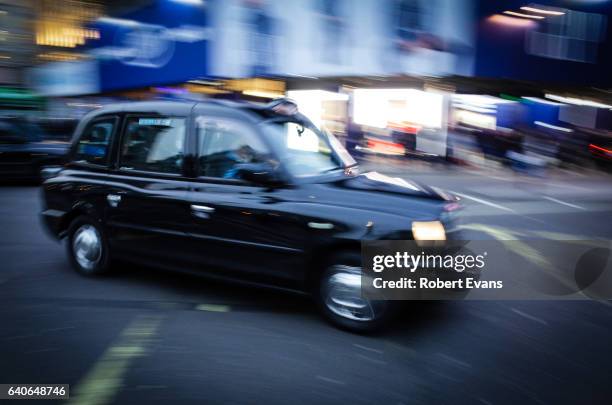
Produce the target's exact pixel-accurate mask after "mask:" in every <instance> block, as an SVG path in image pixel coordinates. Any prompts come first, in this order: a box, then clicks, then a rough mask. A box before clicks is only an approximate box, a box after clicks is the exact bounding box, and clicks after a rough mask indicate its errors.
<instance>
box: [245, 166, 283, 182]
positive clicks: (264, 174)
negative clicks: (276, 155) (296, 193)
mask: <svg viewBox="0 0 612 405" xmlns="http://www.w3.org/2000/svg"><path fill="white" fill-rule="evenodd" d="M236 169H237V172H238V176H239V177H240V178H241V179H243V180H246V181H249V182H251V183H255V184H260V185H266V186H272V185H279V184H281V183H282V179H281V176H280V175H279V173H278V170H277V169H276V168H274V167H273V166H272V165H271V164H270V163H242V164H239V165H237V167H236Z"/></svg>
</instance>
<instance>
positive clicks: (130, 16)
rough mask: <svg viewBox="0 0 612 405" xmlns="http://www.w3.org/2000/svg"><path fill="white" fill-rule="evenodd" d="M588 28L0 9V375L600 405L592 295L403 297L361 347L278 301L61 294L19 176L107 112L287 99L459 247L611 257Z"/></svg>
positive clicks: (329, 10)
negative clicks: (539, 242)
mask: <svg viewBox="0 0 612 405" xmlns="http://www.w3.org/2000/svg"><path fill="white" fill-rule="evenodd" d="M611 15H612V1H610V0H557V1H554V0H539V1H537V2H530V1H528V0H523V1H519V0H498V1H488V0H282V1H281V0H278V1H273V0H116V1H114V0H111V1H94V0H14V1H8V0H0V179H2V180H3V181H5V180H6V181H8V180H11V182H10V184H4V185H3V186H2V187H0V324H2V327H1V328H0V382H3V383H27V382H29V383H51V382H53V383H70V384H72V389H73V392H74V393H75V397H76V398H77V402H80V403H110V402H120V403H136V402H139V401H140V402H146V403H155V402H160V403H162V402H163V403H180V402H200V403H201V402H204V401H208V402H215V403H216V402H233V403H245V402H253V403H258V402H271V403H275V402H287V401H289V400H291V401H292V402H295V403H311V402H314V401H317V402H319V403H331V402H334V401H337V400H339V399H342V400H345V401H351V403H372V402H386V403H398V404H400V403H404V404H407V403H415V402H420V403H432V402H433V403H445V402H453V403H463V402H466V403H483V404H493V403H568V402H572V403H610V399H611V398H612V387H610V384H609V381H610V379H611V378H612V373H611V371H610V367H609V359H610V356H611V355H612V350H611V349H610V345H609V342H610V341H611V339H612V327H611V319H612V318H611V316H610V315H611V312H610V305H609V302H607V301H604V302H598V301H588V302H587V301H583V302H553V301H550V302H521V301H516V302H452V303H418V304H412V303H411V305H410V306H409V308H408V309H407V310H406V311H405V313H403V314H402V315H401V319H400V320H399V321H398V322H397V324H396V325H395V326H394V328H393V329H392V330H391V331H387V332H386V333H385V334H384V335H382V336H374V337H372V336H357V335H351V334H347V333H345V332H342V331H339V330H336V329H333V328H330V327H328V326H327V325H325V324H324V323H323V322H322V321H321V320H320V319H319V318H318V317H317V315H316V313H315V311H314V309H313V308H312V306H311V305H310V303H309V302H308V301H307V300H305V299H303V298H301V297H294V296H284V295H283V294H280V295H279V293H271V292H269V291H267V290H259V289H252V288H244V287H236V286H230V285H225V284H221V283H214V282H210V281H208V280H200V279H196V278H193V277H189V276H179V275H169V274H165V273H160V272H153V271H151V270H150V269H138V268H136V269H135V268H129V269H124V271H122V272H119V273H118V274H117V275H114V276H112V277H107V278H104V279H100V280H91V279H85V278H82V277H79V276H77V275H76V274H74V273H73V272H72V270H70V268H69V265H68V262H67V260H66V257H65V254H64V252H63V249H62V247H61V245H59V244H58V243H56V242H55V241H53V240H51V239H50V238H48V237H47V236H46V235H45V234H44V233H43V230H42V229H41V227H40V225H39V223H38V218H37V216H38V213H39V212H40V209H41V208H40V195H39V189H38V187H37V183H36V182H35V183H34V184H32V182H31V180H32V179H34V180H35V181H37V180H39V179H38V175H39V170H40V168H41V167H43V166H45V165H50V164H58V163H61V162H62V159H63V154H64V153H65V151H66V150H67V145H68V142H69V140H70V137H71V135H72V132H73V130H74V127H75V126H76V124H77V122H78V120H79V119H80V117H81V116H83V115H84V114H85V113H87V112H88V111H90V110H93V109H96V108H99V107H101V106H104V105H107V104H112V103H116V102H124V101H128V100H153V99H173V100H200V99H206V98H226V99H243V100H249V101H255V102H266V101H269V100H271V99H274V98H277V97H283V96H288V97H290V98H293V99H295V100H296V101H297V102H298V104H299V108H300V110H301V111H302V112H304V113H305V114H306V115H307V116H308V117H310V118H311V120H312V121H313V122H314V123H315V124H316V125H317V126H319V127H321V128H324V129H325V130H327V131H329V132H331V133H333V134H335V135H336V136H337V137H338V138H339V139H340V140H341V142H342V143H343V144H345V145H346V147H347V149H348V150H349V151H350V152H351V154H353V155H354V157H355V158H356V159H357V160H358V161H359V162H360V164H361V166H362V168H363V169H362V170H363V171H366V170H377V171H380V172H383V173H387V174H392V175H394V176H398V177H406V178H410V179H415V180H420V181H423V182H425V183H427V184H429V185H432V186H436V187H440V188H443V189H447V190H450V191H452V192H454V193H455V194H457V195H458V196H460V197H461V198H462V204H463V209H462V211H461V213H460V214H461V217H462V225H461V227H462V230H463V231H464V235H465V236H464V237H465V238H466V239H499V240H507V239H525V240H528V239H564V240H589V239H603V240H610V239H611V238H612V227H611V226H610V224H612V182H611V180H612V178H611V177H610V167H611V164H612V133H611V129H612V74H611V72H612V28H611V27H610V25H611V22H610V17H611ZM25 180H27V181H28V182H25ZM531 253H532V252H530V251H529V249H528V246H527V244H526V245H525V249H524V251H522V252H519V253H518V254H524V255H529V254H531ZM71 394H72V392H71ZM245 398H250V399H249V400H247V401H245Z"/></svg>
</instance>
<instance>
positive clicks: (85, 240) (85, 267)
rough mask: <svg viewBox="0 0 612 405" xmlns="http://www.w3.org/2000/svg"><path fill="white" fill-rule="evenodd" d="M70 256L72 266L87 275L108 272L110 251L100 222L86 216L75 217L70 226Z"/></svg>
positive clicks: (68, 248) (68, 244)
mask: <svg viewBox="0 0 612 405" xmlns="http://www.w3.org/2000/svg"><path fill="white" fill-rule="evenodd" d="M67 239H68V243H67V245H66V247H67V250H68V257H69V258H70V263H71V264H72V267H73V268H74V269H75V270H76V271H77V272H78V273H80V274H82V275H85V276H97V275H101V274H104V273H107V272H108V270H109V267H110V251H109V247H108V242H107V240H106V235H105V234H104V230H103V229H102V227H101V226H100V224H99V223H98V222H97V221H95V220H93V219H91V218H89V217H86V216H79V217H77V218H75V219H74V220H73V221H72V222H71V224H70V226H69V228H68V238H67Z"/></svg>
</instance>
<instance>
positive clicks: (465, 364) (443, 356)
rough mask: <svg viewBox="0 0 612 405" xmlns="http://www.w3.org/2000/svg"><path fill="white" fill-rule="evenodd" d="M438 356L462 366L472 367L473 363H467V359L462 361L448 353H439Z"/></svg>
mask: <svg viewBox="0 0 612 405" xmlns="http://www.w3.org/2000/svg"><path fill="white" fill-rule="evenodd" d="M438 356H440V357H442V358H443V359H446V360H448V361H449V362H451V363H455V364H456V365H458V366H461V367H463V368H472V365H471V364H470V363H466V362H465V361H461V360H459V359H456V358H454V357H451V356H449V355H448V354H444V353H438Z"/></svg>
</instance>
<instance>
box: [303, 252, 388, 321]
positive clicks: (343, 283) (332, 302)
mask: <svg viewBox="0 0 612 405" xmlns="http://www.w3.org/2000/svg"><path fill="white" fill-rule="evenodd" d="M315 299H316V300H317V305H318V306H319V309H320V310H321V312H322V313H323V315H324V316H325V318H326V319H328V320H329V321H330V322H331V323H333V324H334V325H336V326H338V327H340V328H342V329H345V330H349V331H351V332H358V333H366V332H373V331H376V330H380V329H382V328H383V327H384V326H385V325H386V324H387V323H388V321H389V320H390V319H391V316H392V314H393V312H394V310H393V309H394V307H395V306H394V305H393V303H392V302H391V301H379V300H376V301H374V300H367V299H365V298H362V297H361V255H360V254H359V253H358V252H343V253H340V254H337V255H334V256H332V257H331V258H330V260H329V261H328V262H327V264H326V265H325V267H324V269H323V271H322V272H321V277H320V278H319V283H318V288H317V291H316V292H315Z"/></svg>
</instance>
